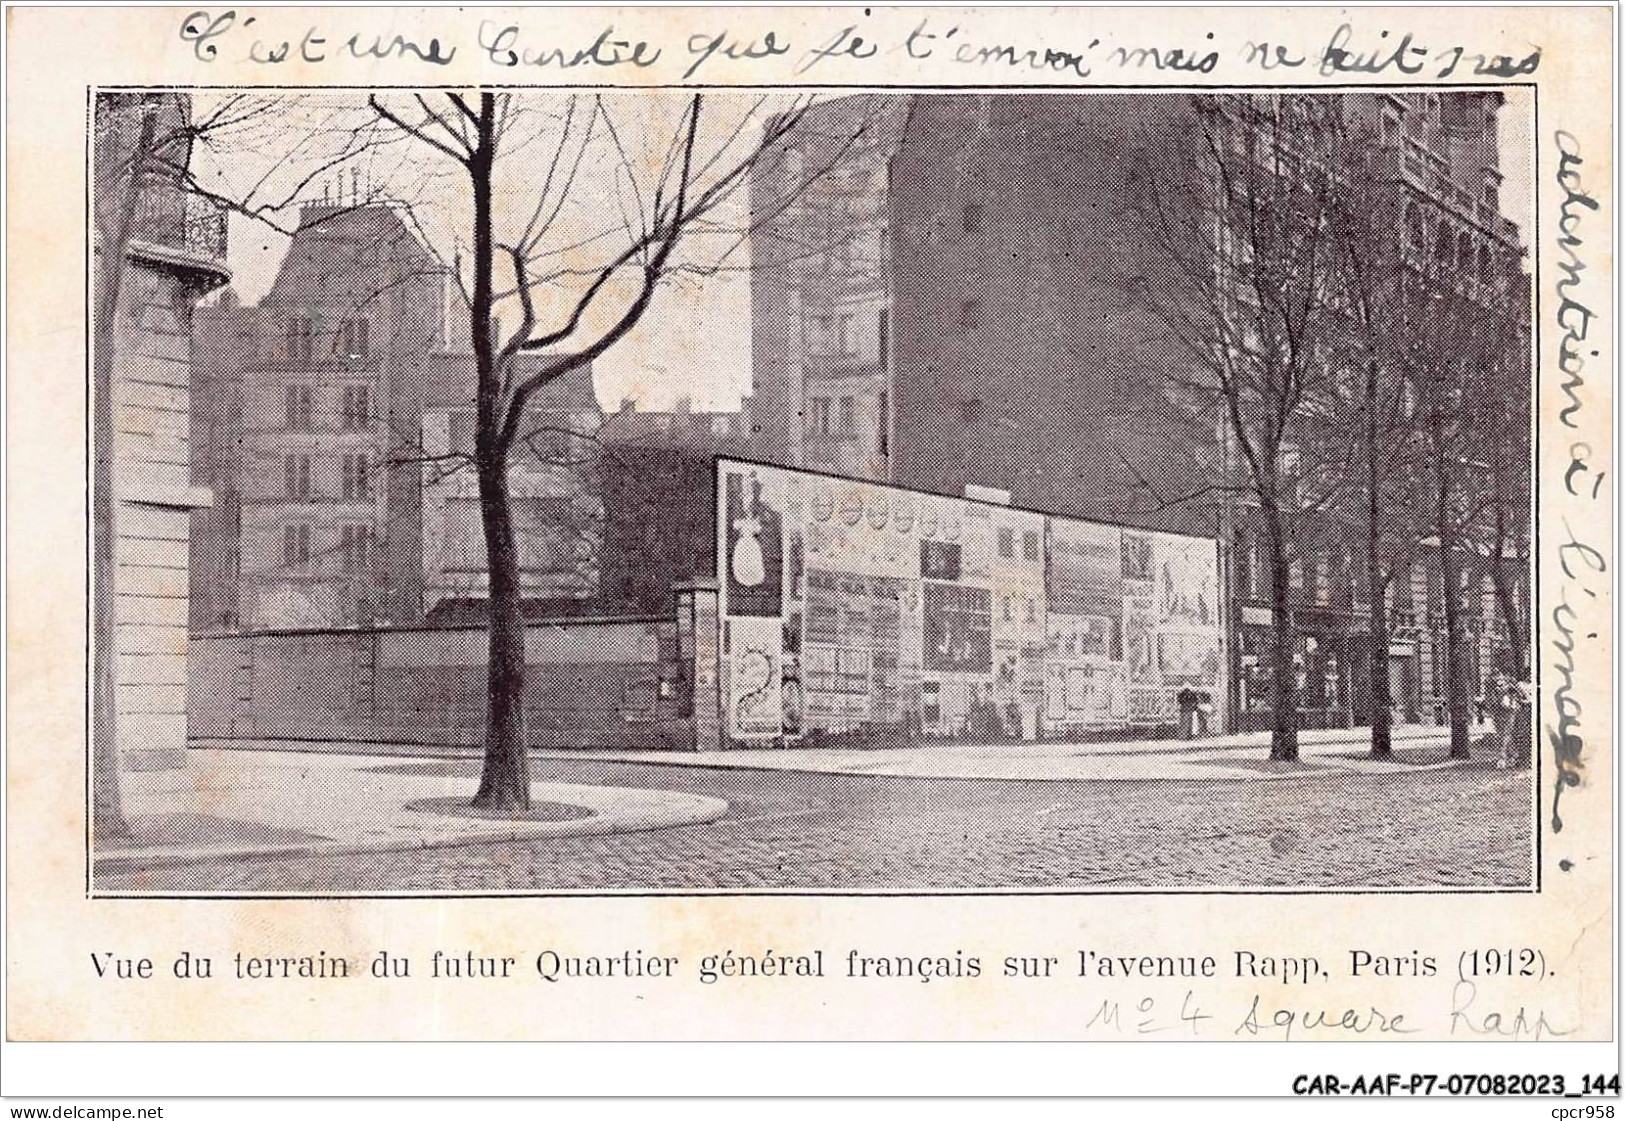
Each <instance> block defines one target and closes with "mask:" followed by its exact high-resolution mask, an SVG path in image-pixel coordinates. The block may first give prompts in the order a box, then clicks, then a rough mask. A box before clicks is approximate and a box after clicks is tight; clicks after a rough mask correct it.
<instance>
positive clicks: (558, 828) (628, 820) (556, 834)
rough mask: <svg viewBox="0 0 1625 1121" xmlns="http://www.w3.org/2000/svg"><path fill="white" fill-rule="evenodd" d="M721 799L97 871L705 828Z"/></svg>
mask: <svg viewBox="0 0 1625 1121" xmlns="http://www.w3.org/2000/svg"><path fill="white" fill-rule="evenodd" d="M728 809H729V805H728V803H727V802H725V801H723V800H722V799H721V798H710V797H706V796H704V795H700V794H685V795H684V803H683V804H680V807H673V808H668V809H667V810H666V811H665V812H663V813H662V812H654V811H648V810H644V811H638V812H629V813H620V814H617V813H614V812H609V813H594V814H593V815H592V816H591V817H584V818H575V819H572V820H570V821H547V822H535V823H532V824H529V825H526V826H522V827H518V828H511V829H497V830H486V831H481V832H470V833H464V834H456V835H444V834H442V835H439V836H431V837H423V838H413V839H394V840H387V841H348V842H347V841H306V842H301V843H300V844H295V845H252V846H245V847H238V848H209V849H191V850H186V851H176V850H172V849H152V850H140V849H135V850H132V849H121V850H114V851H112V852H108V853H106V854H103V855H100V856H97V857H96V858H95V862H94V871H95V872H97V873H100V874H102V875H117V874H120V873H125V872H143V871H149V870H156V869H161V868H186V867H190V866H192V865H196V864H211V863H213V862H215V861H232V860H283V859H289V858H297V857H306V856H360V855H366V854H371V853H397V852H419V851H427V850H431V849H449V848H460V847H463V846H469V845H499V844H507V843H510V842H524V841H538V840H547V839H554V838H566V837H592V836H598V835H601V834H604V833H639V832H644V831H647V830H651V829H670V828H675V827H678V826H682V825H704V824H706V823H708V822H712V821H716V820H717V819H718V818H720V817H722V816H723V815H724V814H726V813H727V812H728Z"/></svg>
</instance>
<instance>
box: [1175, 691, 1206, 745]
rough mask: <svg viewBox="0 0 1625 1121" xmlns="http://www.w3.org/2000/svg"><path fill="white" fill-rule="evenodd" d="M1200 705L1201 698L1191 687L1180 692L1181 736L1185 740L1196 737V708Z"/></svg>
mask: <svg viewBox="0 0 1625 1121" xmlns="http://www.w3.org/2000/svg"><path fill="white" fill-rule="evenodd" d="M1200 703H1201V697H1200V696H1199V695H1198V694H1197V692H1196V690H1195V689H1192V688H1191V687H1190V686H1189V685H1186V686H1185V687H1183V688H1182V689H1180V690H1179V734H1180V735H1181V736H1182V737H1183V738H1184V739H1187V740H1188V739H1192V738H1194V737H1195V735H1196V718H1197V710H1196V708H1197V705H1199V704H1200Z"/></svg>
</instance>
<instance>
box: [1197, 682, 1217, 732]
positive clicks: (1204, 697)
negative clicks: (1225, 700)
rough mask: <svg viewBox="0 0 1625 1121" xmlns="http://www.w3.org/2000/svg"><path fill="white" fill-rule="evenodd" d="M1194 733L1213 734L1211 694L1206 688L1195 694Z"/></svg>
mask: <svg viewBox="0 0 1625 1121" xmlns="http://www.w3.org/2000/svg"><path fill="white" fill-rule="evenodd" d="M1196 734H1197V735H1198V736H1210V735H1212V734H1213V694H1212V693H1209V692H1208V691H1207V690H1206V689H1203V690H1202V691H1201V692H1199V693H1197V694H1196Z"/></svg>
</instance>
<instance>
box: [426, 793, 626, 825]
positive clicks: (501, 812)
mask: <svg viewBox="0 0 1625 1121" xmlns="http://www.w3.org/2000/svg"><path fill="white" fill-rule="evenodd" d="M406 808H407V809H409V810H416V811H418V812H419V813H432V814H441V815H443V816H445V817H476V818H480V819H482V820H485V821H533V822H546V821H580V820H582V819H583V818H589V817H592V816H594V815H593V811H592V810H589V809H588V808H587V807H585V806H572V805H569V804H568V803H566V802H532V803H531V804H530V809H528V810H525V809H511V810H506V809H488V808H486V807H484V806H476V805H473V804H472V795H469V796H467V797H462V796H459V797H451V798H419V799H418V800H417V801H414V802H408V803H407V804H406Z"/></svg>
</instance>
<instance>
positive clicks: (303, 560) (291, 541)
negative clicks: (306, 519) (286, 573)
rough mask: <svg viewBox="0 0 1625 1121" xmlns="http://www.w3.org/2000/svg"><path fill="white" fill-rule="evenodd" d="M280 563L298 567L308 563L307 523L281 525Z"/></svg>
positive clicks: (308, 531) (308, 539)
mask: <svg viewBox="0 0 1625 1121" xmlns="http://www.w3.org/2000/svg"><path fill="white" fill-rule="evenodd" d="M282 563H283V564H285V565H288V566H289V567H292V568H298V567H300V566H303V565H307V564H309V563H310V526H309V524H308V523H299V524H296V525H285V526H283V527H282Z"/></svg>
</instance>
